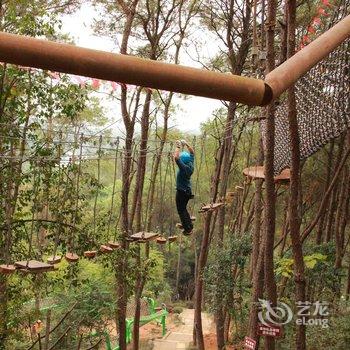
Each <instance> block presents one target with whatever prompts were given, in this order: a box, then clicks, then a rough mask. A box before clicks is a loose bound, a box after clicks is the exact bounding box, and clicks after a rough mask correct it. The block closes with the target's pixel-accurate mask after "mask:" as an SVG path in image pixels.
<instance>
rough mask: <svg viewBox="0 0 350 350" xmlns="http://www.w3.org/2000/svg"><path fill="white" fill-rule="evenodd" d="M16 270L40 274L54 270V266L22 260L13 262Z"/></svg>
mask: <svg viewBox="0 0 350 350" xmlns="http://www.w3.org/2000/svg"><path fill="white" fill-rule="evenodd" d="M15 266H16V268H17V269H18V270H23V271H28V272H33V273H41V272H47V271H53V270H55V266H53V265H50V264H47V263H44V262H42V261H37V260H29V261H28V260H24V261H17V262H15Z"/></svg>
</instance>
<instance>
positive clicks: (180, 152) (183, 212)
mask: <svg viewBox="0 0 350 350" xmlns="http://www.w3.org/2000/svg"><path fill="white" fill-rule="evenodd" d="M185 147H186V148H187V151H184V148H185ZM174 160H175V162H176V164H177V166H178V168H179V169H178V172H177V175H176V208H177V212H178V214H179V217H180V220H181V225H182V228H183V234H185V235H190V234H191V233H192V230H193V224H192V220H191V216H190V214H189V212H188V210H187V204H188V201H189V200H190V199H192V198H193V197H194V195H193V194H192V186H191V176H192V174H193V170H194V149H193V148H192V146H190V145H189V144H188V142H187V141H186V140H177V141H176V142H175V152H174Z"/></svg>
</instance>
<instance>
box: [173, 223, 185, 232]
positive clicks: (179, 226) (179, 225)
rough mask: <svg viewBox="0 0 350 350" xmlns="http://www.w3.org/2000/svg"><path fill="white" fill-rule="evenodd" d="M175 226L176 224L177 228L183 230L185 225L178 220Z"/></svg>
mask: <svg viewBox="0 0 350 350" xmlns="http://www.w3.org/2000/svg"><path fill="white" fill-rule="evenodd" d="M175 226H176V227H177V228H179V229H180V230H183V228H184V227H183V226H182V224H181V223H179V222H178V223H177V224H176V225H175Z"/></svg>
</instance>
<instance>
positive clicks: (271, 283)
mask: <svg viewBox="0 0 350 350" xmlns="http://www.w3.org/2000/svg"><path fill="white" fill-rule="evenodd" d="M267 22H268V23H267V24H269V25H268V26H267V34H266V42H267V72H271V71H272V70H273V69H274V67H275V49H274V44H275V28H274V23H276V0H269V1H268V8H267ZM266 112H267V113H266V149H265V186H266V205H265V225H264V226H265V287H266V294H267V298H268V299H269V301H270V303H271V305H272V306H276V304H277V289H276V281H275V274H274V259H273V251H274V249H273V248H274V238H275V225H276V209H275V206H276V194H275V183H274V178H273V176H274V147H275V103H274V102H272V103H270V104H269V106H268V107H267V111H266ZM265 349H266V350H275V339H274V338H273V337H269V336H266V337H265Z"/></svg>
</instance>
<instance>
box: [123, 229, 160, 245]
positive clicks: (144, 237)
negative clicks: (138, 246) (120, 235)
mask: <svg viewBox="0 0 350 350" xmlns="http://www.w3.org/2000/svg"><path fill="white" fill-rule="evenodd" d="M158 236H159V233H157V232H145V231H141V232H137V233H134V234H132V235H131V236H130V237H131V238H132V240H133V241H144V242H149V241H152V240H154V239H156V238H157V237H158Z"/></svg>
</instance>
